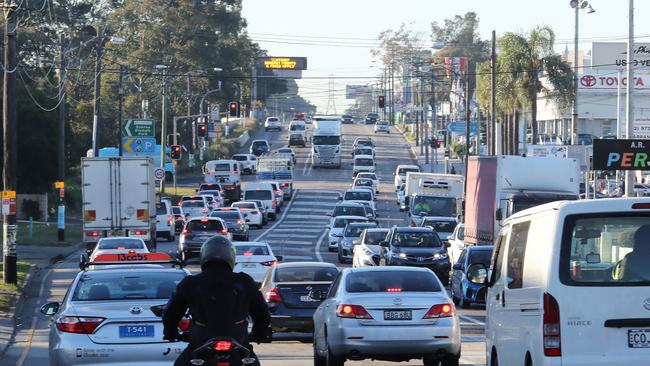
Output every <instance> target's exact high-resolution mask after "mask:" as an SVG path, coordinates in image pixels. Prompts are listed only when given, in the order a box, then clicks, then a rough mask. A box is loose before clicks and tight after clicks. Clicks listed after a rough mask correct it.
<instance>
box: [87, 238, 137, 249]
mask: <svg viewBox="0 0 650 366" xmlns="http://www.w3.org/2000/svg"><path fill="white" fill-rule="evenodd" d="M97 249H144V244H143V243H142V241H140V240H139V239H126V238H124V239H121V238H120V239H118V238H115V239H102V240H101V241H100V242H99V244H98V245H97Z"/></svg>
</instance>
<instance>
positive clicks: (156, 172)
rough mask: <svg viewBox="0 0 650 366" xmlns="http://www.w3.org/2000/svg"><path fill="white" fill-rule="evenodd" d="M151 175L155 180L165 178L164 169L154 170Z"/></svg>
mask: <svg viewBox="0 0 650 366" xmlns="http://www.w3.org/2000/svg"><path fill="white" fill-rule="evenodd" d="M153 175H154V177H156V179H159V180H160V179H163V178H165V169H163V168H156V170H154V172H153Z"/></svg>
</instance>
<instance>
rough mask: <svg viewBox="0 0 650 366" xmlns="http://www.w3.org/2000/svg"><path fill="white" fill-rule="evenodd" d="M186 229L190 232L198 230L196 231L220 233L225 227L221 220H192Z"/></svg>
mask: <svg viewBox="0 0 650 366" xmlns="http://www.w3.org/2000/svg"><path fill="white" fill-rule="evenodd" d="M185 228H186V229H189V230H192V231H194V230H196V231H219V230H223V229H224V227H223V225H222V224H221V221H219V220H206V221H201V220H192V221H190V222H188V223H187V226H186V227H185Z"/></svg>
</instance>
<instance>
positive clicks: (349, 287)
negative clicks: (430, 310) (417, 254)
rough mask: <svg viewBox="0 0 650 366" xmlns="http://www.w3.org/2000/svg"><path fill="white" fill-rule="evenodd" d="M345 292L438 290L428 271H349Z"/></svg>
mask: <svg viewBox="0 0 650 366" xmlns="http://www.w3.org/2000/svg"><path fill="white" fill-rule="evenodd" d="M345 290H346V291H347V292H440V291H441V290H442V289H441V288H440V285H439V284H438V281H436V276H435V275H434V274H433V272H430V271H426V272H425V271H361V272H351V273H350V274H349V275H348V276H347V278H346V281H345Z"/></svg>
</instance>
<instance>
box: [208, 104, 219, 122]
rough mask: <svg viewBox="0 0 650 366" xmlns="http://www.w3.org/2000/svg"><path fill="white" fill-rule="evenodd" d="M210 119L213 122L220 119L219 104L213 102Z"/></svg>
mask: <svg viewBox="0 0 650 366" xmlns="http://www.w3.org/2000/svg"><path fill="white" fill-rule="evenodd" d="M210 120H211V121H212V122H217V121H219V104H213V105H212V108H211V109H210Z"/></svg>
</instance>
